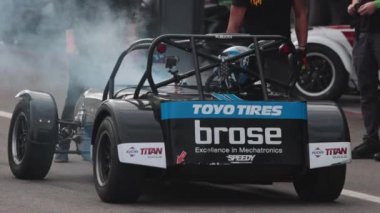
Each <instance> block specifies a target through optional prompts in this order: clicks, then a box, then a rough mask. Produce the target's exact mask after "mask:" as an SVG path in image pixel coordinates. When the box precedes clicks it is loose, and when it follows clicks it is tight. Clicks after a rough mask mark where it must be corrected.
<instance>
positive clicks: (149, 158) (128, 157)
mask: <svg viewBox="0 0 380 213" xmlns="http://www.w3.org/2000/svg"><path fill="white" fill-rule="evenodd" d="M117 151H118V157H119V160H120V162H122V163H130V164H137V165H144V166H151V167H158V168H166V154H165V145H164V143H163V142H152V143H122V144H119V145H118V146H117Z"/></svg>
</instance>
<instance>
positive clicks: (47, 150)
mask: <svg viewBox="0 0 380 213" xmlns="http://www.w3.org/2000/svg"><path fill="white" fill-rule="evenodd" d="M29 106H30V102H29V100H28V99H24V98H23V99H21V101H19V102H18V104H17V105H16V107H15V110H14V112H13V115H12V119H11V124H10V127H9V134H8V162H9V167H10V169H11V171H12V173H13V175H14V176H15V177H16V178H19V179H43V178H44V177H45V176H46V175H47V173H48V172H49V170H50V166H51V163H52V160H53V155H54V150H55V144H56V142H57V141H58V130H57V129H58V124H54V128H53V129H52V130H51V131H55V132H56V134H53V135H56V137H55V138H50V139H49V140H50V141H49V142H48V143H40V142H41V141H32V140H31V139H30V135H31V134H32V133H33V132H38V131H37V130H36V129H33V128H36V127H33V126H32V125H31V124H32V123H33V122H32V121H31V116H30V110H29V109H30V108H29Z"/></svg>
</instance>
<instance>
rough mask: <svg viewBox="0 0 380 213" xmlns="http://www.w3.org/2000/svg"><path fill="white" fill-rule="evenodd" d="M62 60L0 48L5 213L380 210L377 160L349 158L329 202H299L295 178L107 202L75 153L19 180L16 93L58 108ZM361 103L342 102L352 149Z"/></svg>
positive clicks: (156, 188)
mask: <svg viewBox="0 0 380 213" xmlns="http://www.w3.org/2000/svg"><path fill="white" fill-rule="evenodd" d="M41 59H43V60H41ZM10 60H11V61H13V63H11V64H10V63H9V61H10ZM65 64H66V63H65V61H64V60H57V59H56V58H55V59H54V58H52V57H51V55H49V54H40V55H37V56H36V55H33V56H31V55H28V54H21V56H20V54H19V53H18V52H12V51H11V53H10V52H7V53H4V52H2V51H0V212H39V213H40V212H136V213H137V212H138V213H148V212H218V213H222V212H228V213H231V212H239V213H240V212H318V213H320V212H343V211H344V212H345V213H347V212H378V209H379V207H380V181H379V180H380V171H379V167H380V163H377V162H375V161H372V160H354V161H353V162H352V163H350V164H349V165H348V170H347V178H346V184H345V187H344V190H343V192H342V195H341V196H340V197H339V199H338V200H337V201H336V202H334V203H328V204H326V203H306V202H302V201H300V200H298V198H297V195H296V193H295V191H294V189H293V185H292V184H290V183H275V184H273V185H269V186H260V185H215V184H208V183H166V182H148V183H147V184H146V187H145V189H144V191H143V195H142V197H141V199H140V200H139V202H138V203H136V204H124V205H119V204H118V205H115V204H106V203H103V202H101V201H100V200H99V198H98V196H97V194H96V191H95V188H94V186H93V181H92V167H91V164H90V163H89V162H85V161H82V160H81V158H80V157H79V156H71V158H70V163H66V164H57V163H53V165H52V168H51V170H50V172H49V174H48V176H47V178H46V179H45V180H41V181H24V180H18V179H15V178H14V177H13V175H12V173H11V171H10V169H9V166H8V160H7V153H6V148H7V134H8V128H9V121H10V119H9V117H10V115H11V112H12V110H13V107H14V105H15V103H16V99H15V98H14V95H15V94H16V93H17V92H18V91H20V90H22V89H33V90H43V91H48V92H50V93H52V94H53V95H54V97H55V98H56V101H57V103H58V106H59V110H61V109H62V103H63V101H64V94H65V90H66V83H67V73H66V65H65ZM358 103H359V101H358V97H355V96H345V97H343V98H341V99H340V100H339V104H341V106H342V107H343V109H344V110H345V112H346V115H347V118H348V121H349V126H350V134H351V139H352V145H353V146H355V145H357V144H359V143H360V139H361V133H362V131H363V128H362V119H361V116H360V113H359V108H358Z"/></svg>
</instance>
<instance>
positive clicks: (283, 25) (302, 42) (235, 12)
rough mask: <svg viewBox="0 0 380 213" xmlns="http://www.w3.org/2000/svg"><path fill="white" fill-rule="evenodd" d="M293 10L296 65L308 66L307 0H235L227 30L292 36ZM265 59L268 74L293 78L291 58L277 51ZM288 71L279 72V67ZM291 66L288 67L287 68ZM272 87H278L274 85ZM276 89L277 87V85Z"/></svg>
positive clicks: (272, 76)
mask: <svg viewBox="0 0 380 213" xmlns="http://www.w3.org/2000/svg"><path fill="white" fill-rule="evenodd" d="M292 9H293V11H294V16H295V17H294V24H295V32H296V37H297V41H298V45H297V46H296V60H297V66H298V67H300V68H304V67H306V64H307V60H306V44H307V34H308V18H307V17H308V16H307V9H306V3H305V0H280V1H279V0H232V4H231V9H230V18H229V22H228V27H227V33H238V32H244V33H249V34H253V35H282V36H284V37H286V38H288V39H289V41H290V40H291V37H290V34H291V23H292V22H291V18H292V16H291V14H292ZM267 58H270V59H269V60H265V61H266V62H264V67H266V68H265V69H266V75H268V77H270V78H272V79H275V80H277V81H279V82H282V81H283V80H284V79H288V80H292V79H290V78H289V77H290V76H292V71H291V69H290V67H288V66H287V64H288V58H287V57H281V56H279V55H278V53H277V54H276V53H274V55H272V56H268V57H267ZM279 67H281V69H282V70H285V69H288V72H277V71H276V70H278V68H279ZM287 67H288V68H287ZM273 87H275V86H274V85H273ZM274 89H275V88H274Z"/></svg>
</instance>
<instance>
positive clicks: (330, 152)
mask: <svg viewBox="0 0 380 213" xmlns="http://www.w3.org/2000/svg"><path fill="white" fill-rule="evenodd" d="M346 154H347V148H328V149H326V155H346Z"/></svg>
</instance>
